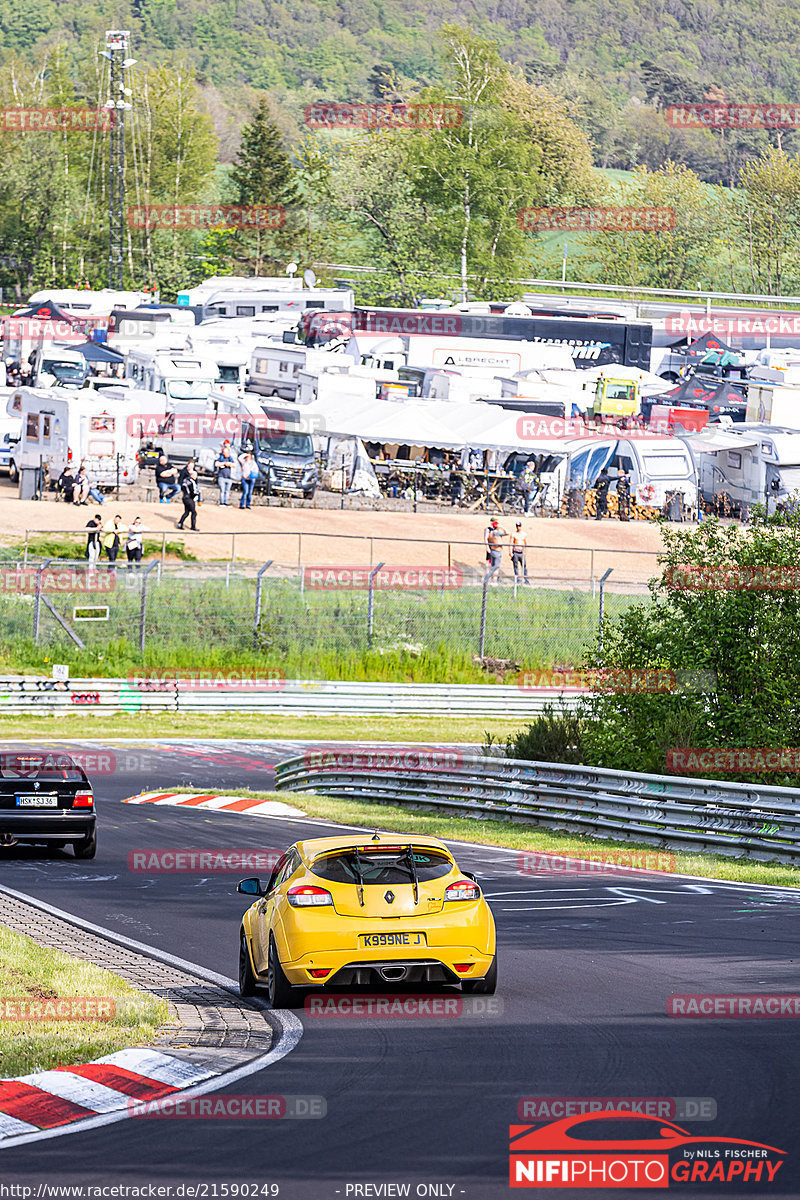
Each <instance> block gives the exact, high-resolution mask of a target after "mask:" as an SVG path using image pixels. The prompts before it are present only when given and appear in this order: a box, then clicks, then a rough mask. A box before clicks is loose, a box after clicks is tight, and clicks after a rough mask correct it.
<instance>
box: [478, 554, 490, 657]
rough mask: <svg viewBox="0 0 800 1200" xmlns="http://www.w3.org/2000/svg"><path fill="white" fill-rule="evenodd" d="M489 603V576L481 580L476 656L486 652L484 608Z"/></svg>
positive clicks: (482, 655) (481, 655)
mask: <svg viewBox="0 0 800 1200" xmlns="http://www.w3.org/2000/svg"><path fill="white" fill-rule="evenodd" d="M488 604H489V577H488V575H487V577H486V579H484V581H483V592H482V593H481V635H480V645H479V647H478V656H479V657H480V658H483V657H484V654H485V652H486V609H487V607H488Z"/></svg>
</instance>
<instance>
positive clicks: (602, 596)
mask: <svg viewBox="0 0 800 1200" xmlns="http://www.w3.org/2000/svg"><path fill="white" fill-rule="evenodd" d="M613 570H614V568H613V567H609V568H608V570H607V571H606V573H605V575H603V576H601V579H600V608H599V610H598V614H597V626H598V649H599V650H602V649H603V626H604V624H605V602H606V580H607V579H608V577H609V575H610V574H611V572H612V571H613Z"/></svg>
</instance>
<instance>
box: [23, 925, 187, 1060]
mask: <svg viewBox="0 0 800 1200" xmlns="http://www.w3.org/2000/svg"><path fill="white" fill-rule="evenodd" d="M0 976H2V979H3V998H2V1001H0V1077H3V1078H6V1079H8V1078H9V1077H12V1076H15V1075H26V1074H28V1073H29V1072H31V1071H46V1070H49V1069H51V1068H53V1067H58V1066H62V1065H63V1066H69V1065H71V1064H73V1063H81V1062H89V1061H90V1060H91V1059H94V1058H100V1057H101V1056H102V1055H104V1054H113V1053H114V1051H115V1050H121V1049H123V1048H124V1047H125V1046H147V1045H148V1044H149V1043H151V1042H152V1041H153V1038H154V1036H155V1033H156V1030H157V1029H158V1028H159V1026H161V1025H164V1024H165V1023H166V1021H167V1019H168V1016H169V1009H168V1006H167V1003H166V1001H165V1000H159V999H158V998H157V997H155V996H151V995H150V994H149V993H147V992H140V991H138V990H137V989H136V988H133V987H131V986H130V984H128V983H126V982H125V980H123V979H120V977H119V976H118V975H114V974H112V973H111V972H110V971H106V970H103V969H102V968H101V967H96V966H94V965H93V964H92V963H88V962H84V961H82V960H81V959H77V958H72V957H71V956H69V955H67V954H62V953H61V952H60V951H58V950H48V949H45V948H44V947H42V946H39V945H37V944H36V942H33V941H31V939H30V938H27V937H23V936H22V935H20V934H18V933H14V932H12V931H11V930H10V929H7V928H6V927H5V926H2V925H0ZM87 997H89V998H92V999H93V1000H94V1001H96V1002H97V1001H99V1003H95V1004H94V1005H92V1004H89V1005H87V1006H86V1007H84V1008H82V1007H81V1003H80V1002H81V1001H84V1000H85V999H86V998H87ZM76 998H77V999H76ZM70 999H72V1000H73V1002H74V1003H73V1005H72V1006H69V1012H70V1014H73V1013H82V1012H87V1013H88V1012H96V1013H105V1014H107V1015H108V1017H109V1019H89V1017H88V1016H79V1019H76V1020H46V1019H41V1018H36V1017H34V1018H32V1017H31V1016H30V1015H29V1014H30V1013H31V1011H32V1012H33V1013H36V1012H37V1011H38V1012H40V1013H43V1014H44V1015H45V1016H46V1015H48V1012H49V1013H52V1011H53V1008H54V1006H55V1002H56V1001H60V1000H61V1001H64V1000H66V1001H68V1000H70ZM37 1006H38V1007H37ZM26 1014H28V1016H27V1019H25V1016H26ZM8 1018H11V1019H8Z"/></svg>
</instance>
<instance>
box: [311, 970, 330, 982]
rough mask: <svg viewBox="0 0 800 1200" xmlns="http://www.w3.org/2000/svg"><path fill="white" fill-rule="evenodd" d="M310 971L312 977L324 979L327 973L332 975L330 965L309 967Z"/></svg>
mask: <svg viewBox="0 0 800 1200" xmlns="http://www.w3.org/2000/svg"><path fill="white" fill-rule="evenodd" d="M308 973H309V975H310V976H311V978H312V979H324V978H325V976H326V975H330V973H331V969H330V967H309V969H308Z"/></svg>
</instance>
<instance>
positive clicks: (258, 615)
mask: <svg viewBox="0 0 800 1200" xmlns="http://www.w3.org/2000/svg"><path fill="white" fill-rule="evenodd" d="M273 561H274V559H270V560H269V562H265V563H264V565H263V567H259V570H258V574H257V575H256V607H255V611H254V613H253V647H254V649H256V650H257V649H258V624H259V621H260V620H261V589H262V587H263V576H264V572H265V571H268V570H269V569H270V567H271V566H272V563H273Z"/></svg>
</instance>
